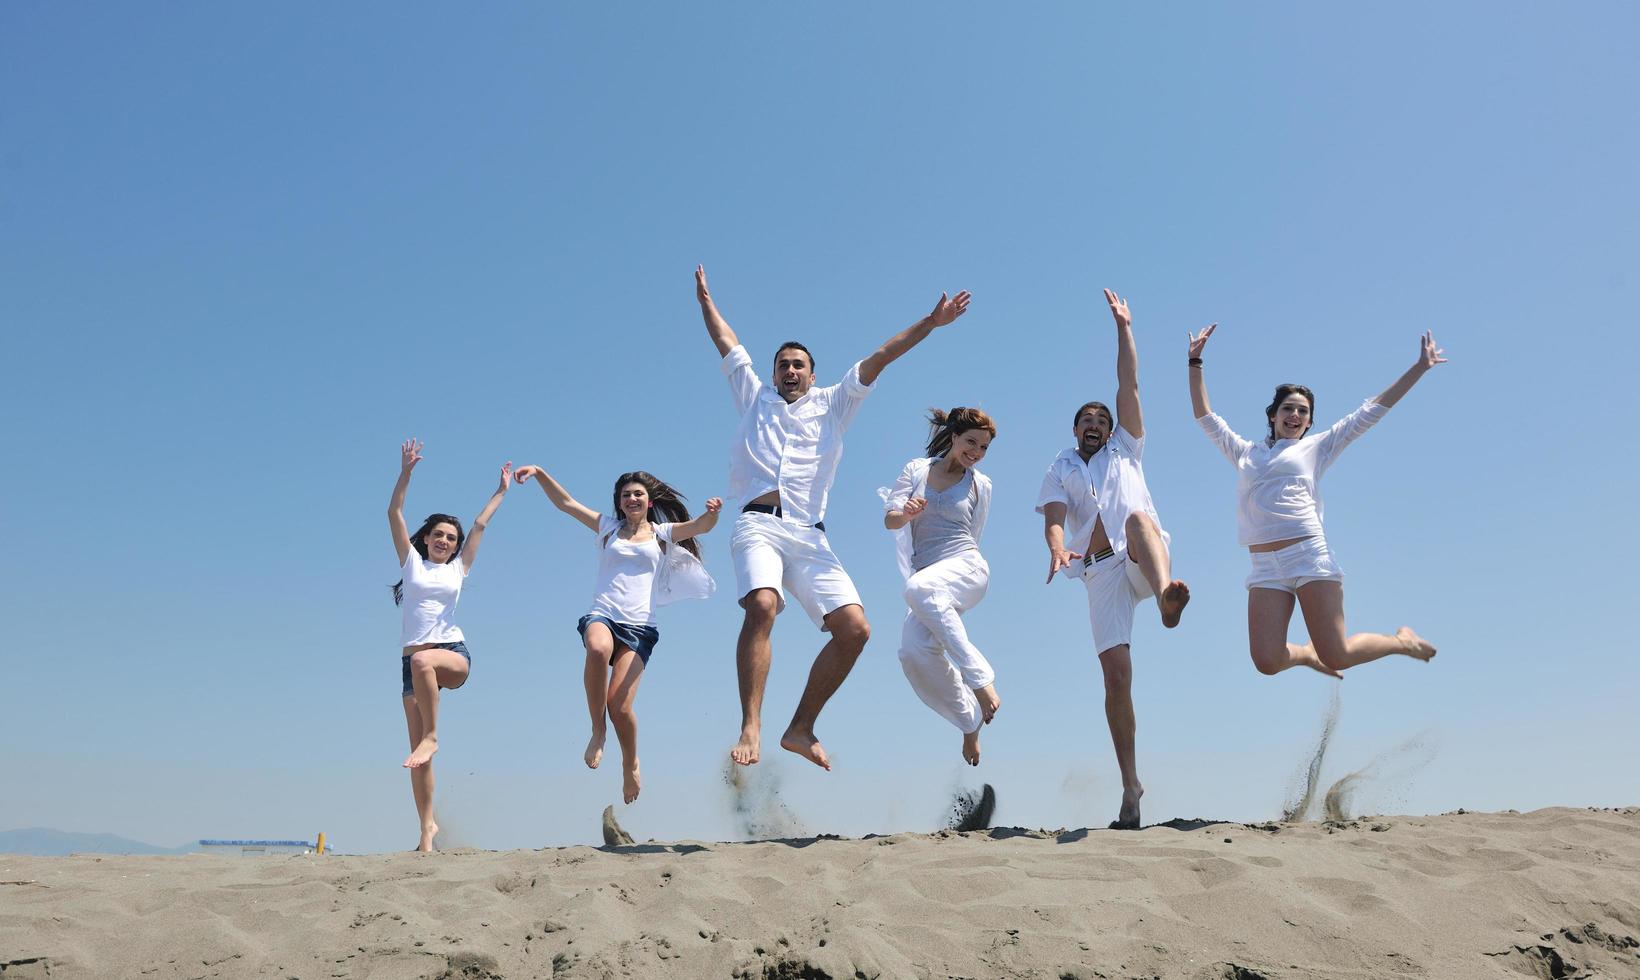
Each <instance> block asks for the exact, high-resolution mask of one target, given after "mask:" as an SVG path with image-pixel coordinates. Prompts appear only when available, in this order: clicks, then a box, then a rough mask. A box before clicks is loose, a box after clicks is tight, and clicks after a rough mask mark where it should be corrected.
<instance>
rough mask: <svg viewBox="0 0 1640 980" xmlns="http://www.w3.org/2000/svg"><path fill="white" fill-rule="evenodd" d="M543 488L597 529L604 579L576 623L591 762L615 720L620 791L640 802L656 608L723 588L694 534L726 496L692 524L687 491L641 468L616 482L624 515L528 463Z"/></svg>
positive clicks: (520, 475) (526, 475)
mask: <svg viewBox="0 0 1640 980" xmlns="http://www.w3.org/2000/svg"><path fill="white" fill-rule="evenodd" d="M532 478H533V479H534V480H536V481H537V482H538V483H540V484H541V489H542V490H543V491H544V492H545V493H546V495H547V497H548V499H550V500H551V501H552V503H553V506H555V507H557V508H558V509H559V510H561V511H563V512H564V513H566V514H568V515H569V516H571V517H573V518H575V519H576V520H578V521H580V522H581V523H582V524H585V525H586V526H587V527H588V528H590V529H591V530H592V531H593V532H594V533H595V534H597V535H598V584H597V586H596V587H595V588H594V589H593V592H592V608H591V610H590V611H589V612H588V613H587V614H586V615H585V616H582V617H581V620H580V622H579V623H578V624H577V625H576V629H577V631H579V632H580V634H581V642H582V644H583V645H584V646H585V647H586V652H587V659H586V668H585V672H584V677H585V681H586V691H587V711H588V713H589V714H590V715H591V717H592V738H591V739H590V740H589V741H588V742H587V749H586V754H585V755H584V757H583V758H584V759H585V761H586V764H587V768H589V769H596V768H598V764H599V763H600V762H602V761H603V757H604V735H605V731H606V728H605V724H604V721H605V718H606V716H607V718H608V720H609V721H612V722H614V724H615V737H616V738H617V739H619V740H620V743H621V763H622V786H621V796H622V798H623V799H625V800H626V802H628V803H631V802H632V801H633V800H635V799H637V798H638V790H639V788H640V786H639V778H638V716H637V714H636V712H635V711H634V710H633V703H634V701H635V700H636V699H637V696H638V681H639V680H641V679H642V678H643V672H644V668H645V667H646V666H648V664H649V656H650V654H651V653H652V652H653V651H654V648H655V644H656V643H658V642H659V641H660V631H659V630H657V629H656V628H655V607H656V606H663V605H666V604H668V603H671V602H675V601H677V600H679V599H704V598H706V597H707V596H710V595H711V594H712V592H713V591H715V589H716V585H715V584H714V583H713V582H712V579H711V576H709V575H707V574H706V569H705V567H704V566H702V565H701V563H700V547H699V545H697V544H696V543H695V541H694V540H693V539H694V538H695V537H696V536H697V535H701V534H705V533H706V532H707V531H710V530H711V529H712V528H713V526H715V525H716V524H717V520H718V511H719V510H721V509H722V508H723V501H722V499H720V498H718V497H713V498H711V499H710V500H708V501H706V513H704V514H702V515H700V516H699V517H697V518H694V519H693V520H691V519H690V517H689V510H688V508H686V507H685V506H684V503H683V497H682V496H681V495H680V494H679V493H678V492H677V491H676V490H674V489H672V487H670V486H668V485H667V484H665V483H663V482H661V481H660V480H658V479H656V478H655V477H653V476H651V475H650V474H648V473H645V472H643V471H642V470H637V471H634V472H631V473H622V474H621V475H620V477H618V478H617V479H616V480H615V499H614V505H615V513H617V514H619V515H620V516H619V517H610V516H607V515H601V514H599V513H598V512H597V511H595V510H593V509H592V508H590V507H587V506H586V505H585V504H582V503H581V502H580V501H578V500H576V499H575V498H574V497H571V496H570V495H569V493H568V492H567V491H565V490H564V488H563V487H562V486H560V485H559V483H558V481H557V480H554V479H553V478H552V477H551V476H550V475H549V474H548V473H547V471H546V470H543V469H542V468H541V467H539V466H520V467H519V468H518V472H517V474H516V479H517V480H518V482H519V483H524V482H526V481H528V480H530V479H532Z"/></svg>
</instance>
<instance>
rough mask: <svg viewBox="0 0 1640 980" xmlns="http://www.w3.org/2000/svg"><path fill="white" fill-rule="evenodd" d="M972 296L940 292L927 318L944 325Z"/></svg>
mask: <svg viewBox="0 0 1640 980" xmlns="http://www.w3.org/2000/svg"><path fill="white" fill-rule="evenodd" d="M703 281H704V280H703ZM973 298H974V297H973V294H972V293H970V292H968V290H966V289H964V290H963V291H962V292H960V293H958V294H957V295H955V296H951V297H947V296H946V294H944V293H941V294H940V301H939V302H938V303H935V304H934V311H933V312H932V313H930V314H928V319H929V321H930V322H932V323H933V324H934V326H936V327H943V326H946V325H948V324H950V323H951V322H952V321H953V320H955V319H956V318H957V317H959V316H962V315H963V314H964V313H967V312H968V302H969V300H972V299H973Z"/></svg>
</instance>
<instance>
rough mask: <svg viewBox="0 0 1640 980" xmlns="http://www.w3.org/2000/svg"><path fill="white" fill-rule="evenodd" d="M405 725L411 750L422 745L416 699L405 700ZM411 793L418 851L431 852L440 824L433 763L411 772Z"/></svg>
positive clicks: (418, 767) (419, 714)
mask: <svg viewBox="0 0 1640 980" xmlns="http://www.w3.org/2000/svg"><path fill="white" fill-rule="evenodd" d="M404 723H405V725H406V727H408V728H409V729H410V748H411V750H412V751H413V750H414V749H415V747H416V746H418V745H420V744H421V736H422V731H421V711H420V709H418V708H417V707H416V699H415V698H414V697H408V698H405V699H404ZM410 793H411V795H412V796H414V797H415V798H416V819H417V821H418V822H419V823H420V824H421V843H419V844H417V845H416V850H418V851H431V850H432V849H433V838H434V837H436V836H438V824H437V823H434V822H433V766H432V764H431V763H429V764H427V765H423V766H417V767H416V768H414V769H412V770H410Z"/></svg>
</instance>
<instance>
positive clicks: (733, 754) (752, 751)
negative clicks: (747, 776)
mask: <svg viewBox="0 0 1640 980" xmlns="http://www.w3.org/2000/svg"><path fill="white" fill-rule="evenodd" d="M758 735H759V732H758V729H757V726H756V725H752V726H749V727H746V728H742V729H741V730H740V741H738V742H736V743H735V747H734V748H732V749H730V750H729V758H730V759H733V760H734V763H735V765H737V766H753V765H756V764H757V760H758V759H759V758H760V757H759V755H758V742H759V741H760V739H759V738H758Z"/></svg>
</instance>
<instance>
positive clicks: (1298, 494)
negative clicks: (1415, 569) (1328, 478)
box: [1196, 400, 1389, 546]
mask: <svg viewBox="0 0 1640 980" xmlns="http://www.w3.org/2000/svg"><path fill="white" fill-rule="evenodd" d="M1388 411H1389V409H1387V408H1385V407H1384V406H1382V405H1380V404H1378V403H1377V402H1376V401H1372V400H1368V401H1366V402H1365V403H1363V404H1362V405H1361V407H1360V408H1358V409H1356V410H1355V411H1353V412H1351V413H1350V414H1348V415H1346V416H1344V417H1343V418H1341V419H1339V420H1338V421H1337V422H1334V423H1333V426H1332V428H1330V429H1328V430H1327V431H1325V432H1321V433H1317V434H1312V435H1306V436H1305V437H1304V438H1302V439H1277V440H1274V441H1272V440H1270V439H1262V440H1260V441H1258V442H1249V441H1247V440H1246V439H1243V438H1242V437H1241V436H1238V435H1236V433H1235V432H1233V431H1232V430H1231V428H1230V426H1229V424H1228V423H1226V422H1225V421H1224V419H1222V418H1220V417H1219V416H1218V415H1217V414H1215V413H1213V412H1209V413H1207V414H1206V415H1203V416H1202V417H1201V418H1199V419H1197V420H1196V421H1197V422H1199V423H1201V427H1202V431H1203V432H1205V433H1207V438H1209V439H1211V440H1213V444H1214V445H1216V446H1218V447H1219V449H1220V451H1222V452H1223V453H1224V455H1225V458H1226V459H1228V460H1230V462H1231V464H1232V465H1234V466H1235V468H1236V540H1237V541H1238V542H1239V543H1240V544H1242V545H1243V546H1246V545H1255V544H1268V543H1269V542H1271V541H1285V540H1287V539H1288V538H1310V537H1318V536H1320V535H1321V533H1322V532H1321V516H1322V510H1323V508H1322V504H1321V487H1320V483H1319V481H1320V480H1321V474H1323V473H1325V472H1326V471H1327V467H1329V466H1331V465H1332V464H1333V461H1334V460H1336V459H1337V458H1338V454H1339V453H1341V452H1343V450H1344V447H1345V446H1348V445H1349V444H1350V443H1352V442H1354V441H1355V440H1356V439H1357V438H1359V437H1360V436H1361V434H1362V433H1364V432H1366V431H1367V430H1368V429H1370V428H1372V427H1373V425H1374V423H1376V422H1377V421H1378V420H1379V419H1381V418H1383V417H1384V414H1385V413H1386V412H1388Z"/></svg>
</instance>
